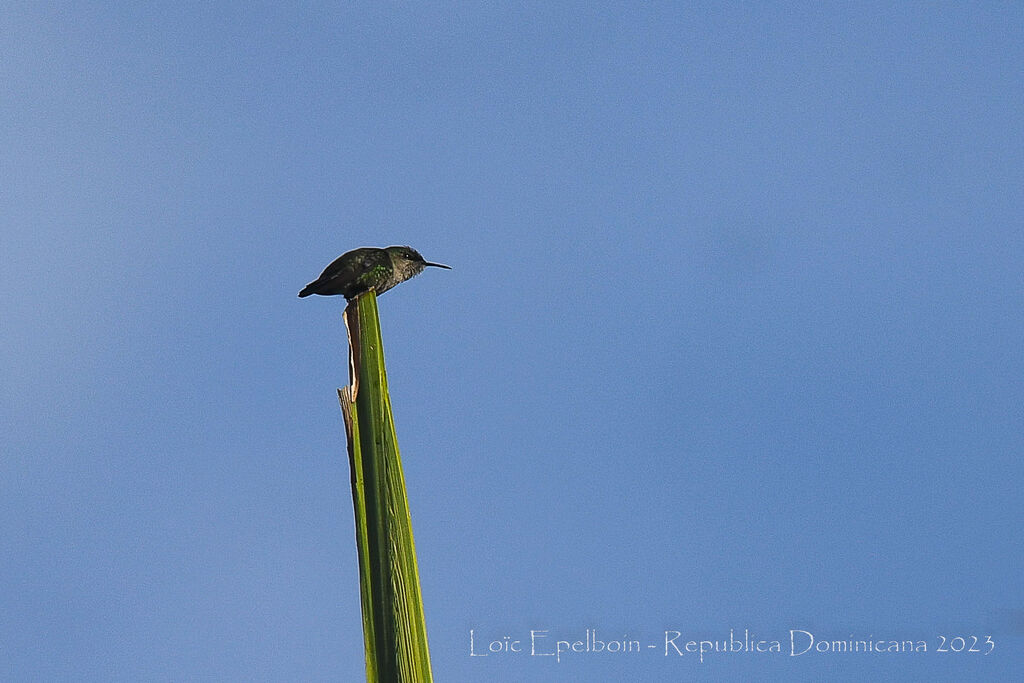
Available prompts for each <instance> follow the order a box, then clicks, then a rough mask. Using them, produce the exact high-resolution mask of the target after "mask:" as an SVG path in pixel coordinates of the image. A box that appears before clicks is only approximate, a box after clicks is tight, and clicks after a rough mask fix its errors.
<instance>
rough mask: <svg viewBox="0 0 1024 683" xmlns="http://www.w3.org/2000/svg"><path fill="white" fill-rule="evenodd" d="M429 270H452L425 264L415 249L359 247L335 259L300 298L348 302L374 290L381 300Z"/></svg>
mask: <svg viewBox="0 0 1024 683" xmlns="http://www.w3.org/2000/svg"><path fill="white" fill-rule="evenodd" d="M427 266H435V267H437V268H450V266H445V265H442V264H440V263H429V262H427V261H424V260H423V257H422V256H420V253H419V252H418V251H416V250H415V249H413V248H412V247H387V248H386V249H379V248H377V247H360V248H359V249H353V250H352V251H348V252H345V253H344V254H342V255H341V256H339V257H338V258H336V259H335V260H334V261H333V262H332V263H331V265H329V266H327V267H326V268H324V272H322V273H320V277H318V278H317V279H316V280H314V281H313V282H310V283H309V284H308V285H306V286H305V287H304V288H303V290H302V291H301V292H299V296H300V297H302V296H309V295H310V294H321V295H324V296H331V295H334V294H341V295H342V296H344V297H345V298H346V299H353V298H355V297H356V296H358V295H360V294H362V293H363V292H367V291H369V290H371V289H372V290H374V291H375V292H376V293H377V295H378V296H379V295H381V294H383V293H384V292H386V291H388V290H389V289H391V288H392V287H394V286H395V285H397V284H398V283H400V282H405V281H406V280H408V279H409V278H411V277H414V276H416V275H419V274H420V273H422V272H423V269H424V268H426V267H427Z"/></svg>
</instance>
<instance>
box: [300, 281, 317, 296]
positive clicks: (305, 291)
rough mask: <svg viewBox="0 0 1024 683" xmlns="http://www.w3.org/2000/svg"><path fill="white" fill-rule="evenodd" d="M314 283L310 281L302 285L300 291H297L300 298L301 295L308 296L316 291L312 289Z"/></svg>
mask: <svg viewBox="0 0 1024 683" xmlns="http://www.w3.org/2000/svg"><path fill="white" fill-rule="evenodd" d="M314 284H315V283H313V282H310V283H309V284H308V285H306V286H305V287H303V288H302V291H301V292H299V297H300V298H301V297H304V296H309V295H310V294H315V293H316V292H314V291H313V285H314Z"/></svg>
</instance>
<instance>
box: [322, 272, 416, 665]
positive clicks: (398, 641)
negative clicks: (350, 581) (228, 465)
mask: <svg viewBox="0 0 1024 683" xmlns="http://www.w3.org/2000/svg"><path fill="white" fill-rule="evenodd" d="M345 324H346V326H347V327H348V334H349V345H350V349H351V374H352V382H353V386H351V387H344V388H342V389H339V390H338V399H339V401H340V402H341V410H342V414H343V415H344V417H345V432H346V436H347V440H348V455H349V466H350V468H351V473H352V503H353V507H354V508H355V520H356V547H357V549H358V553H359V587H360V597H361V602H362V609H363V636H364V641H365V645H366V680H367V681H369V682H370V683H376V682H381V683H390V682H392V681H397V682H402V683H404V682H407V681H408V682H409V683H413V682H415V683H422V682H429V681H432V680H433V679H432V676H431V672H430V652H429V650H428V648H427V626H426V620H425V619H424V616H423V601H422V598H421V595H420V581H419V572H418V571H417V567H416V548H415V544H414V542H413V536H412V519H411V517H410V515H409V500H408V498H407V496H406V492H405V477H404V476H403V474H402V459H401V457H400V456H399V453H398V439H397V438H396V436H395V424H394V421H393V419H392V416H391V399H390V397H389V396H388V379H387V372H386V371H385V368H384V348H383V345H382V343H381V337H380V321H379V319H378V316H377V297H376V294H375V293H374V292H373V291H370V292H367V293H366V294H362V295H360V296H358V297H357V298H356V299H355V300H354V301H352V302H351V303H350V304H349V305H348V308H346V309H345Z"/></svg>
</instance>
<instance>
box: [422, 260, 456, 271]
mask: <svg viewBox="0 0 1024 683" xmlns="http://www.w3.org/2000/svg"><path fill="white" fill-rule="evenodd" d="M423 265H425V266H434V267H435V268H447V269H448V270H451V269H452V267H451V266H446V265H444V264H443V263H431V262H430V261H424V262H423Z"/></svg>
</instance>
